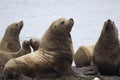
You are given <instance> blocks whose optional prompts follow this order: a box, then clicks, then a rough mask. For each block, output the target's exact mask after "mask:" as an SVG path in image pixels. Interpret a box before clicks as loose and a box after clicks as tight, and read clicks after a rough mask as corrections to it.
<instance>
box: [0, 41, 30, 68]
mask: <svg viewBox="0 0 120 80" xmlns="http://www.w3.org/2000/svg"><path fill="white" fill-rule="evenodd" d="M30 52H31V48H30V42H29V41H26V40H25V41H23V43H22V47H21V49H20V50H19V51H18V52H7V51H2V50H1V51H0V67H3V66H4V65H5V64H6V62H7V61H9V60H10V59H12V58H16V57H19V56H22V55H25V54H28V53H30Z"/></svg>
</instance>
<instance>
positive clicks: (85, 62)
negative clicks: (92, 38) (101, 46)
mask: <svg viewBox="0 0 120 80" xmlns="http://www.w3.org/2000/svg"><path fill="white" fill-rule="evenodd" d="M93 49H94V45H90V46H80V47H79V49H78V50H77V51H76V53H75V54H74V61H75V64H76V67H84V66H89V65H90V64H91V59H92V55H93Z"/></svg>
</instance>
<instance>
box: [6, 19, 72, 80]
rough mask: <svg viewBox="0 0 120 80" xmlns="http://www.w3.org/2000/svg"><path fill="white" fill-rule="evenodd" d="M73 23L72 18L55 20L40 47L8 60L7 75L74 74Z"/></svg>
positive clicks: (50, 75)
mask: <svg viewBox="0 0 120 80" xmlns="http://www.w3.org/2000/svg"><path fill="white" fill-rule="evenodd" d="M73 24H74V21H73V19H72V18H70V19H67V18H60V19H57V20H55V21H54V22H53V23H52V24H51V25H50V27H49V28H48V30H47V31H46V32H45V34H44V35H43V36H42V38H41V39H40V45H39V49H38V50H37V51H35V52H32V53H30V54H27V55H24V56H21V57H18V58H14V59H11V60H10V61H8V62H7V63H6V65H5V67H4V72H5V75H6V76H7V77H9V76H11V75H13V77H14V76H15V75H18V76H19V77H21V75H25V76H28V77H36V76H38V77H41V78H46V77H59V76H65V75H72V74H74V72H73V70H72V68H71V64H72V61H73V46H72V45H73V44H72V39H71V34H70V32H71V29H72V27H73Z"/></svg>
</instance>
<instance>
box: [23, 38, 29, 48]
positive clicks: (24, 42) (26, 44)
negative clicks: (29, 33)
mask: <svg viewBox="0 0 120 80" xmlns="http://www.w3.org/2000/svg"><path fill="white" fill-rule="evenodd" d="M22 47H23V48H24V49H26V48H28V47H30V41H27V40H24V41H23V43H22Z"/></svg>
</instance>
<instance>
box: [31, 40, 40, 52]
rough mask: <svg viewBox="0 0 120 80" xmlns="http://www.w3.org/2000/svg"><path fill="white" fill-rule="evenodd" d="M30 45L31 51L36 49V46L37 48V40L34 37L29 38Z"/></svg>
mask: <svg viewBox="0 0 120 80" xmlns="http://www.w3.org/2000/svg"><path fill="white" fill-rule="evenodd" d="M30 45H31V47H32V48H33V51H36V50H38V48H39V40H38V39H36V38H32V39H30Z"/></svg>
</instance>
